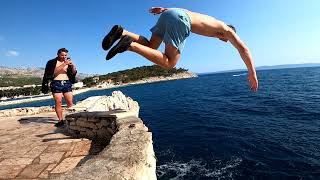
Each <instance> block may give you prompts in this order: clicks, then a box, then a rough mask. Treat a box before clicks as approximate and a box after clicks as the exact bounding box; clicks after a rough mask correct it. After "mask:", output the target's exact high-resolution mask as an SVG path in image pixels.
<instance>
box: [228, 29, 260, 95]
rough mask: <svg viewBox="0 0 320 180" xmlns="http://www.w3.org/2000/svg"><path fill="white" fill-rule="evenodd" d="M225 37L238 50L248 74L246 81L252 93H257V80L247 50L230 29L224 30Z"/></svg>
mask: <svg viewBox="0 0 320 180" xmlns="http://www.w3.org/2000/svg"><path fill="white" fill-rule="evenodd" d="M225 36H226V38H227V39H228V40H229V41H230V42H231V44H232V45H233V46H234V47H235V48H236V49H237V50H238V52H239V54H240V56H241V58H242V60H243V61H244V63H245V64H246V66H247V69H248V73H249V74H248V80H249V83H250V88H251V89H252V90H253V91H257V90H258V79H257V74H256V69H255V67H254V65H253V60H252V56H251V53H250V51H249V48H248V47H247V46H246V45H245V44H244V43H243V42H242V41H241V40H240V37H239V36H238V35H237V34H236V33H235V32H234V31H233V30H232V29H231V28H228V29H227V30H226V32H225Z"/></svg>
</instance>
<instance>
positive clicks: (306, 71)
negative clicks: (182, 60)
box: [0, 67, 320, 180]
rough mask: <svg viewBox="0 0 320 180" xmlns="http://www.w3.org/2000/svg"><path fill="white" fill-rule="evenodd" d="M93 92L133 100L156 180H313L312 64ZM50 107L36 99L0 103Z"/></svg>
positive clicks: (315, 116) (317, 120)
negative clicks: (147, 136)
mask: <svg viewBox="0 0 320 180" xmlns="http://www.w3.org/2000/svg"><path fill="white" fill-rule="evenodd" d="M257 74H258V79H259V90H258V91H257V92H251V91H250V89H249V86H248V83H247V74H246V73H245V72H228V73H213V74H203V75H199V77H198V78H191V79H182V80H175V81H166V82H157V83H151V84H141V85H133V86H127V87H121V88H115V89H108V90H95V91H90V92H86V93H83V94H79V95H76V96H75V97H74V101H75V102H77V101H81V100H83V99H85V98H87V97H90V96H99V95H111V92H112V91H115V90H120V91H122V92H123V93H124V94H125V95H127V96H130V97H132V98H133V99H134V100H136V101H138V103H139V105H140V118H141V119H142V120H143V121H144V123H145V124H146V125H147V126H148V127H149V128H150V129H151V131H152V134H153V143H154V151H155V154H156V159H157V171H156V173H157V177H158V179H159V180H167V179H168V180H169V179H171V180H180V179H181V180H183V179H187V180H189V179H190V180H211V179H245V180H247V179H272V180H273V179H299V180H300V179H320V67H312V68H292V69H276V70H260V71H258V72H257ZM43 105H53V101H52V100H44V101H38V102H32V103H25V104H20V105H10V106H1V107H0V109H8V108H17V107H29V106H43Z"/></svg>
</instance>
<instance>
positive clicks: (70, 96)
mask: <svg viewBox="0 0 320 180" xmlns="http://www.w3.org/2000/svg"><path fill="white" fill-rule="evenodd" d="M63 96H64V99H65V100H66V102H67V107H68V108H69V107H71V106H73V94H72V92H66V93H64V94H63Z"/></svg>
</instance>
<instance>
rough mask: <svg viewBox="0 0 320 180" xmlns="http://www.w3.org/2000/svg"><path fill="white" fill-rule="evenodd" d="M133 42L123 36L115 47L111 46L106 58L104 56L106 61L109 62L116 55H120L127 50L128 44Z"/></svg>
mask: <svg viewBox="0 0 320 180" xmlns="http://www.w3.org/2000/svg"><path fill="white" fill-rule="evenodd" d="M132 42H133V40H132V39H131V38H130V37H129V36H127V35H126V36H123V37H122V38H121V39H120V41H119V42H118V44H116V45H115V46H113V47H112V48H111V49H110V51H109V52H108V54H107V56H106V60H109V59H111V58H113V57H114V56H115V55H116V54H118V53H122V52H124V51H126V50H128V48H129V47H130V44H131V43H132Z"/></svg>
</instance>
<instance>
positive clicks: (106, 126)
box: [65, 111, 117, 141]
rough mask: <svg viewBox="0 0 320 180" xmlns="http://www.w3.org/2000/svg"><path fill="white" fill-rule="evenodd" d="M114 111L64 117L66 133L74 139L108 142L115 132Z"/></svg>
mask: <svg viewBox="0 0 320 180" xmlns="http://www.w3.org/2000/svg"><path fill="white" fill-rule="evenodd" d="M115 112H116V111H106V112H81V113H75V114H70V115H67V116H66V118H65V119H66V125H67V129H68V132H69V133H70V134H71V135H73V136H75V137H86V138H88V139H101V140H106V141H109V140H110V139H111V137H112V135H113V134H115V132H116V131H117V127H116V116H115V115H112V113H115Z"/></svg>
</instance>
